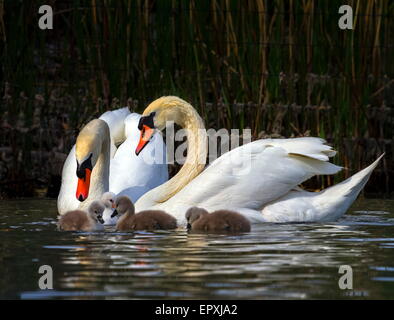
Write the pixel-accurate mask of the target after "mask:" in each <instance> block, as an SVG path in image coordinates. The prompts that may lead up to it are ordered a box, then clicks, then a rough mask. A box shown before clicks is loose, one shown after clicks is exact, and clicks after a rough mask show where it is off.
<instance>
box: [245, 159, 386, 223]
mask: <svg viewBox="0 0 394 320" xmlns="http://www.w3.org/2000/svg"><path fill="white" fill-rule="evenodd" d="M383 156H384V154H382V155H381V156H380V157H379V158H378V159H377V160H376V161H375V162H374V163H372V164H371V165H369V166H368V167H367V168H365V169H363V170H361V171H360V172H357V173H356V174H354V175H353V176H351V177H350V178H348V179H346V180H345V181H343V182H341V183H338V184H336V185H334V186H332V187H329V188H327V189H325V190H322V191H320V192H307V191H304V190H300V189H299V188H297V189H295V190H293V191H290V192H289V193H288V194H286V195H285V196H284V197H282V198H280V199H277V200H275V201H273V202H272V203H270V204H268V205H266V206H265V207H264V208H263V209H262V216H263V219H265V221H269V222H316V221H319V222H320V221H321V222H323V221H335V220H337V219H338V218H340V217H341V216H342V215H343V214H345V213H346V211H347V210H348V209H349V207H350V206H351V205H352V203H353V202H354V200H356V198H357V196H358V194H359V193H360V191H361V190H362V189H363V188H364V186H365V184H366V183H367V182H368V179H369V177H370V176H371V173H372V171H373V170H374V169H375V168H376V167H377V165H378V164H379V161H380V160H381V159H382V157H383ZM249 215H250V214H249ZM251 221H252V219H251Z"/></svg>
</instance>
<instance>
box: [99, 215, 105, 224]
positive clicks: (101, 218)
mask: <svg viewBox="0 0 394 320" xmlns="http://www.w3.org/2000/svg"><path fill="white" fill-rule="evenodd" d="M97 220H98V221H99V222H100V223H101V224H104V219H103V216H102V215H97Z"/></svg>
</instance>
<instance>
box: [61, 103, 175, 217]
mask: <svg viewBox="0 0 394 320" xmlns="http://www.w3.org/2000/svg"><path fill="white" fill-rule="evenodd" d="M140 117H141V116H140V115H138V114H136V113H132V114H130V112H129V110H128V109H127V108H123V109H119V110H115V111H108V112H106V113H104V114H103V115H102V116H101V117H100V119H95V120H92V121H91V122H89V123H88V124H87V125H86V126H85V127H84V128H83V129H82V130H81V131H80V133H79V135H78V137H77V141H76V144H75V146H73V148H72V150H71V152H70V154H69V155H68V157H67V159H66V162H65V164H64V166H63V172H62V185H61V189H60V193H59V197H58V203H57V204H58V211H59V214H61V215H62V214H64V213H65V212H67V211H70V210H75V209H86V208H87V207H88V206H89V204H90V203H91V202H92V201H94V200H100V199H101V196H102V195H103V193H105V192H107V191H111V192H114V193H116V194H125V195H127V196H129V197H130V198H132V199H133V201H136V200H137V199H138V198H139V197H140V196H141V195H142V194H144V193H145V192H147V191H148V190H150V189H152V188H154V187H156V186H158V185H160V184H162V183H163V182H165V181H167V180H168V170H167V164H166V154H165V152H159V151H160V150H165V144H164V142H163V139H162V137H161V135H160V134H157V135H154V136H153V137H152V141H151V142H152V146H151V148H149V149H148V152H147V153H148V156H150V157H151V158H152V159H150V160H151V162H148V161H146V159H142V158H141V157H137V156H136V155H135V154H134V153H133V152H132V149H133V148H134V147H135V145H136V144H137V142H138V139H139V130H138V128H137V125H138V122H139V119H140ZM122 141H123V143H122V144H121V145H120V146H119V148H116V145H117V144H119V143H120V142H122ZM107 217H109V215H106V216H105V218H107ZM111 223H113V220H110V221H107V220H106V224H111Z"/></svg>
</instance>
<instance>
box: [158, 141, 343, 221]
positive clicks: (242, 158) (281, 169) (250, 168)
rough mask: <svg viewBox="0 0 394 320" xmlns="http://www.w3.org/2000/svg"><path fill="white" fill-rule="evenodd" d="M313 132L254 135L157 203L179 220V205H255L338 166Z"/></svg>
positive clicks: (181, 207)
mask: <svg viewBox="0 0 394 320" xmlns="http://www.w3.org/2000/svg"><path fill="white" fill-rule="evenodd" d="M324 143H325V141H324V140H322V139H319V138H309V137H308V138H295V139H267V140H257V141H254V142H251V143H249V144H246V145H244V146H241V147H238V148H236V149H233V150H231V151H230V152H228V153H226V154H224V155H223V156H221V157H220V158H218V159H216V160H215V161H214V162H213V163H212V164H211V165H210V166H209V167H208V168H206V169H205V170H204V171H203V172H202V173H201V174H200V175H198V176H197V177H196V178H195V179H194V180H192V181H191V182H190V183H189V184H188V185H187V186H185V187H184V188H183V189H182V190H181V191H180V192H178V193H177V194H176V195H175V196H174V197H172V198H171V199H169V200H168V201H166V202H165V203H163V204H161V205H159V206H160V207H161V208H163V209H166V210H168V212H170V213H172V214H174V215H175V216H176V217H177V219H178V221H179V222H180V223H184V214H185V210H186V209H187V208H188V207H190V206H200V207H204V208H206V209H208V210H216V209H221V208H227V209H234V208H248V209H255V210H259V209H260V208H262V206H263V205H264V204H266V203H268V202H271V201H273V200H275V199H277V198H279V197H281V196H283V195H285V194H286V193H288V192H289V191H290V190H292V189H293V188H294V187H296V186H297V185H298V184H300V183H302V182H303V181H305V180H307V179H309V178H310V177H312V176H314V175H321V174H334V173H337V172H338V171H339V170H341V167H338V166H336V165H334V164H332V163H329V162H327V160H328V157H330V156H332V155H334V154H335V152H334V151H333V150H332V149H331V148H330V147H329V146H327V145H325V144H324Z"/></svg>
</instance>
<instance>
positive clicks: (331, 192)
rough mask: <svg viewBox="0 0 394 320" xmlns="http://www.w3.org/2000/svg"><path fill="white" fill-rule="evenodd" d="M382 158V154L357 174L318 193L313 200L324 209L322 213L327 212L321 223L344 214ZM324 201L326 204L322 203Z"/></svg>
mask: <svg viewBox="0 0 394 320" xmlns="http://www.w3.org/2000/svg"><path fill="white" fill-rule="evenodd" d="M383 156H384V153H383V154H382V155H381V156H380V157H379V158H378V159H376V160H375V161H374V162H373V163H372V164H370V165H369V166H368V167H366V168H365V169H363V170H361V171H359V172H357V173H356V174H354V175H353V176H351V177H350V178H348V179H346V180H345V181H343V182H341V183H338V184H336V185H334V186H332V187H330V188H327V189H325V190H323V191H322V192H320V194H319V196H317V197H316V199H315V200H316V201H319V202H320V203H319V205H320V206H322V207H323V208H325V210H323V211H327V212H326V215H325V216H323V217H321V219H320V220H321V221H324V220H326V221H328V220H331V221H332V220H336V219H338V218H339V217H341V216H342V215H343V214H345V213H346V211H347V210H348V209H349V207H350V206H351V205H352V203H353V202H354V201H355V200H356V198H357V196H358V195H359V193H360V191H361V190H362V189H363V188H364V186H365V185H366V183H367V182H368V180H369V177H370V176H371V174H372V172H373V170H374V169H375V168H376V167H377V166H378V164H379V162H380V160H381V159H382V158H383ZM324 201H326V202H327V203H323V202H324Z"/></svg>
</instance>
